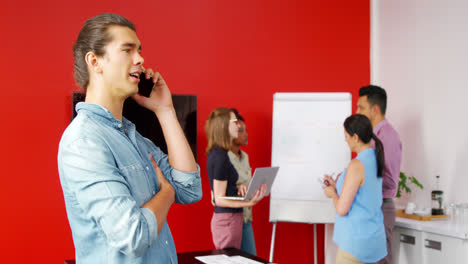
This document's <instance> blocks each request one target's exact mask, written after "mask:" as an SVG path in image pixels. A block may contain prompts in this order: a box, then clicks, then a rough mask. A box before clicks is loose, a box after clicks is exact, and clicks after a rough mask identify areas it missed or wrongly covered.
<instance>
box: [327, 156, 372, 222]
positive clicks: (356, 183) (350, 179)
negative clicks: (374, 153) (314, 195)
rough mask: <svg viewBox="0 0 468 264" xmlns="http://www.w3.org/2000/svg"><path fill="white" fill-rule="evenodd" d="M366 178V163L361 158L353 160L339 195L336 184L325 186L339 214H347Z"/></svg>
mask: <svg viewBox="0 0 468 264" xmlns="http://www.w3.org/2000/svg"><path fill="white" fill-rule="evenodd" d="M364 180H365V172H364V164H362V162H361V161H359V160H353V161H351V163H350V164H349V166H348V170H347V171H346V176H345V179H344V183H343V188H342V190H341V195H340V196H339V195H338V194H337V192H336V187H335V186H334V185H332V186H328V187H326V188H324V190H325V194H326V195H327V196H328V197H330V198H333V204H334V205H335V209H336V212H337V213H338V215H339V216H345V215H346V214H347V213H348V211H349V209H350V208H351V205H352V204H353V201H354V197H355V196H356V193H357V191H358V190H359V188H360V187H361V186H362V184H363V183H364Z"/></svg>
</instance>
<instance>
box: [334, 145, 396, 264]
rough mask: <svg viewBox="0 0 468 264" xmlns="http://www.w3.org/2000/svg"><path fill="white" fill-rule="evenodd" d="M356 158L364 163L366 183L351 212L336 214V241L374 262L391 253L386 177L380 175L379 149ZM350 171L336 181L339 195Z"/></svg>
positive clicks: (364, 259)
mask: <svg viewBox="0 0 468 264" xmlns="http://www.w3.org/2000/svg"><path fill="white" fill-rule="evenodd" d="M355 159H357V160H359V161H361V162H362V163H363V164H364V171H365V180H364V184H363V185H362V186H361V187H360V188H359V189H358V191H357V193H356V196H355V197H354V201H353V203H352V205H351V208H350V209H349V211H348V214H346V215H345V216H339V215H338V214H336V217H335V230H334V232H333V241H335V243H336V244H338V247H339V248H340V249H342V250H344V251H346V252H348V253H350V254H351V255H353V256H354V257H356V258H357V259H358V260H360V261H362V262H364V263H373V262H377V261H379V260H380V259H382V258H383V257H385V256H386V255H387V244H386V240H385V228H384V224H383V214H382V209H381V206H382V177H380V178H377V157H376V154H375V149H373V148H369V149H365V150H363V151H361V152H360V153H359V155H358V156H357V157H356V158H355ZM346 171H347V169H346V170H345V171H343V173H342V174H341V177H339V179H338V182H337V183H336V189H337V192H338V195H340V194H341V190H342V188H343V183H344V178H345V176H346Z"/></svg>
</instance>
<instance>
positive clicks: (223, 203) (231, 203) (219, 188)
mask: <svg viewBox="0 0 468 264" xmlns="http://www.w3.org/2000/svg"><path fill="white" fill-rule="evenodd" d="M226 189H227V181H220V180H213V193H214V199H215V204H216V205H217V206H220V207H229V208H242V207H251V206H254V205H256V204H257V203H258V202H259V201H260V200H262V198H263V197H265V193H266V184H262V186H260V188H259V189H258V190H257V191H256V192H255V194H254V196H253V197H252V199H251V200H250V201H236V200H228V199H223V198H221V197H222V196H226Z"/></svg>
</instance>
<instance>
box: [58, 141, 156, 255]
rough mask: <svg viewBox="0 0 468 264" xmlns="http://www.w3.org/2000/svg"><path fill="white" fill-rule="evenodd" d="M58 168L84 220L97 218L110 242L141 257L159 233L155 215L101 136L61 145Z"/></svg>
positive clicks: (127, 252) (95, 219) (76, 209)
mask: <svg viewBox="0 0 468 264" xmlns="http://www.w3.org/2000/svg"><path fill="white" fill-rule="evenodd" d="M60 151H61V154H62V155H61V159H60V160H59V170H61V178H62V181H64V184H65V185H66V188H64V189H66V190H67V192H69V194H67V195H70V196H74V197H75V198H76V203H74V205H73V206H75V207H76V208H75V209H74V210H73V211H74V212H76V215H77V217H79V218H81V219H82V220H81V221H83V222H89V221H91V222H94V223H95V224H96V225H97V226H98V227H100V229H101V230H102V232H103V233H104V235H105V239H106V240H107V241H108V243H109V245H111V246H112V247H115V248H116V249H117V250H119V251H120V252H122V253H123V254H125V255H128V256H134V257H139V256H142V255H144V253H145V252H146V250H147V249H148V248H149V247H150V246H151V245H152V244H153V243H154V242H155V240H156V238H157V236H158V230H157V220H156V217H155V215H154V214H153V213H152V212H151V211H150V210H149V209H145V208H140V207H139V206H138V205H137V204H136V201H135V199H134V198H133V196H132V194H131V192H130V189H129V186H128V183H127V182H126V181H125V179H124V177H123V176H122V174H121V173H120V170H119V169H118V168H117V166H116V164H115V160H114V158H113V156H112V155H109V152H110V151H109V149H108V148H107V147H106V145H105V144H104V143H103V142H101V141H100V140H99V139H95V138H89V137H87V138H80V139H77V140H75V141H74V142H71V143H70V144H67V145H65V146H63V148H61V150H60Z"/></svg>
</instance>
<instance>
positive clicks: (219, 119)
mask: <svg viewBox="0 0 468 264" xmlns="http://www.w3.org/2000/svg"><path fill="white" fill-rule="evenodd" d="M231 112H232V110H231V109H229V108H225V107H218V108H216V109H214V110H213V111H211V113H210V116H209V117H208V120H206V123H205V133H206V139H207V140H208V145H207V146H206V155H208V153H210V151H211V150H212V149H213V148H214V147H220V148H222V149H224V150H225V151H229V150H230V149H231V145H232V139H231V135H230V134H229V120H230V119H231Z"/></svg>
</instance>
